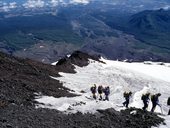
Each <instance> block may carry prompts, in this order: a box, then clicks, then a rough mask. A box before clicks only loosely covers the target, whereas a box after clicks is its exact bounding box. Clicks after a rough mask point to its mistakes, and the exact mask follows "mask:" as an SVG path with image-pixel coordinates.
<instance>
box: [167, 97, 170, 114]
mask: <svg viewBox="0 0 170 128" xmlns="http://www.w3.org/2000/svg"><path fill="white" fill-rule="evenodd" d="M167 105H168V106H170V97H169V98H168V101H167ZM168 115H170V109H169V112H168Z"/></svg>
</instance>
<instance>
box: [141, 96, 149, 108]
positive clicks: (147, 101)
mask: <svg viewBox="0 0 170 128" xmlns="http://www.w3.org/2000/svg"><path fill="white" fill-rule="evenodd" d="M149 96H150V93H146V94H143V95H142V97H141V100H142V101H143V104H144V106H143V108H142V109H143V110H144V111H146V109H147V108H148V104H149V100H150V99H149Z"/></svg>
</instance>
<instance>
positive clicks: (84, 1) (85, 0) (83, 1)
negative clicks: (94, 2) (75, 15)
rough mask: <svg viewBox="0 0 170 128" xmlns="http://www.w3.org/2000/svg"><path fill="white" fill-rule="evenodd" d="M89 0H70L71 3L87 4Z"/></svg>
mask: <svg viewBox="0 0 170 128" xmlns="http://www.w3.org/2000/svg"><path fill="white" fill-rule="evenodd" d="M89 2H90V0H71V1H70V3H71V4H88V3H89Z"/></svg>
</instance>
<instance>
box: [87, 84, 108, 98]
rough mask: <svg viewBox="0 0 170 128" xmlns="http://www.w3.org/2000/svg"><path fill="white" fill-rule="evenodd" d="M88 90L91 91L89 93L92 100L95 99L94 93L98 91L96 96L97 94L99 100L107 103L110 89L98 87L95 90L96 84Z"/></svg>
mask: <svg viewBox="0 0 170 128" xmlns="http://www.w3.org/2000/svg"><path fill="white" fill-rule="evenodd" d="M90 90H91V92H92V95H93V98H94V99H97V96H96V93H97V91H98V94H99V100H107V101H109V94H110V88H109V86H107V87H105V88H104V87H103V86H102V85H100V86H98V88H97V86H96V84H94V85H93V86H92V87H91V88H90ZM103 93H104V94H105V98H104V99H103V97H102V94H103Z"/></svg>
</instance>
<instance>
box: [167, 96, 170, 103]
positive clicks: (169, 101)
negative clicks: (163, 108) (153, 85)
mask: <svg viewBox="0 0 170 128" xmlns="http://www.w3.org/2000/svg"><path fill="white" fill-rule="evenodd" d="M167 105H170V97H169V98H168V101H167Z"/></svg>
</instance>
